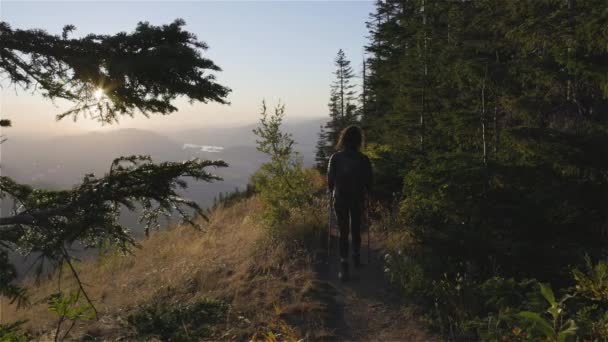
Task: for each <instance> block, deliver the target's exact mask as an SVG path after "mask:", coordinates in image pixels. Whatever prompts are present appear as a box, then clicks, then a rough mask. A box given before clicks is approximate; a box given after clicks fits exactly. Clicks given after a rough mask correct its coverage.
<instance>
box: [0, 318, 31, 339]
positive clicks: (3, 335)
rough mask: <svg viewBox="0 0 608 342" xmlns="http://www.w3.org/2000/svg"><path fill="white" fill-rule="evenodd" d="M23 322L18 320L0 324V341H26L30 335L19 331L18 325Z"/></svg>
mask: <svg viewBox="0 0 608 342" xmlns="http://www.w3.org/2000/svg"><path fill="white" fill-rule="evenodd" d="M23 323H25V322H24V321H19V322H15V323H10V324H0V342H27V341H31V337H30V336H29V335H28V334H26V333H23V332H21V331H20V328H19V327H20V326H21V325H22V324H23Z"/></svg>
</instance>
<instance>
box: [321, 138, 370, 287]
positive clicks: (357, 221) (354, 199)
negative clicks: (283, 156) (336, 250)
mask: <svg viewBox="0 0 608 342" xmlns="http://www.w3.org/2000/svg"><path fill="white" fill-rule="evenodd" d="M362 145H363V132H362V131H361V128H359V127H357V126H348V127H346V128H345V129H344V130H343V131H342V132H341V133H340V138H339V140H338V145H337V146H336V148H337V150H338V152H336V153H334V154H333V155H332V156H331V157H330V158H329V164H328V169H327V185H328V187H329V193H330V194H331V195H332V199H333V203H332V204H333V206H334V210H335V212H336V216H337V218H338V228H339V229H340V272H339V273H338V278H339V279H340V280H347V279H348V276H349V274H348V247H349V246H348V234H349V231H350V234H352V241H353V246H352V252H353V254H352V257H353V263H354V265H355V267H356V268H358V267H360V266H361V219H362V215H363V210H364V203H365V198H366V196H367V195H368V194H369V192H370V190H371V185H372V167H371V163H370V161H369V158H367V156H366V155H364V154H363V153H361V146H362Z"/></svg>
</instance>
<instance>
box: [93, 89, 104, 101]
mask: <svg viewBox="0 0 608 342" xmlns="http://www.w3.org/2000/svg"><path fill="white" fill-rule="evenodd" d="M104 95H105V94H104V92H103V89H101V88H97V89H96V90H95V92H94V93H93V96H95V98H96V99H97V100H101V99H102V98H103V97H104Z"/></svg>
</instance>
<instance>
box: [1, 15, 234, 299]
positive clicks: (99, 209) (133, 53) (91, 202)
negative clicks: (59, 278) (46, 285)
mask: <svg viewBox="0 0 608 342" xmlns="http://www.w3.org/2000/svg"><path fill="white" fill-rule="evenodd" d="M184 25H185V22H184V21H183V20H180V19H178V20H176V21H174V22H173V23H172V24H169V25H163V26H153V25H150V24H148V23H139V24H138V25H137V27H136V28H135V31H134V32H132V33H125V32H121V33H117V34H114V35H95V34H89V35H87V36H84V37H82V38H69V37H68V35H69V33H70V32H71V31H73V30H74V29H75V28H74V26H71V25H68V26H66V27H65V28H64V30H63V34H62V35H61V36H58V35H51V34H48V33H47V32H45V31H42V30H18V29H12V28H11V27H10V26H9V25H8V23H6V22H0V74H2V75H3V76H4V77H5V78H6V79H7V80H8V81H9V82H10V84H11V85H12V86H15V87H16V88H21V89H33V90H35V91H37V92H39V93H41V94H42V95H44V96H45V97H47V98H49V99H51V100H52V99H57V98H60V99H66V100H69V101H72V102H73V103H74V107H73V108H72V109H70V110H69V111H67V112H65V113H61V114H59V115H58V116H57V118H58V119H62V118H65V117H68V116H70V117H73V118H74V119H76V118H78V117H79V116H80V115H84V116H85V117H88V118H92V119H95V120H98V121H99V122H100V123H101V124H111V123H114V122H118V120H119V118H120V117H121V116H123V115H129V116H133V115H135V114H136V113H137V112H139V113H142V114H143V115H145V116H148V115H149V114H163V115H166V114H170V113H172V112H174V111H176V110H177V108H176V107H175V106H174V105H173V100H175V99H176V98H177V97H180V96H184V97H187V98H188V99H189V100H190V101H200V102H204V103H206V102H209V101H212V102H218V103H222V104H226V103H227V101H226V97H227V95H228V94H229V92H230V89H228V88H226V87H224V86H222V85H220V84H218V83H216V82H215V78H214V75H213V74H210V73H209V72H213V71H220V70H221V69H220V68H219V67H218V66H217V65H215V63H213V61H211V60H209V59H207V58H204V57H203V56H202V54H201V53H202V52H203V51H204V50H206V49H207V45H206V44H205V43H204V42H201V41H199V40H197V38H196V36H194V35H193V34H192V33H190V32H188V31H185V30H183V26H184ZM0 125H1V126H2V127H8V126H10V125H11V122H10V121H8V120H1V121H0ZM225 166H227V164H226V163H225V162H223V161H207V160H198V159H194V160H189V161H185V162H162V163H159V164H155V163H153V162H152V160H151V159H150V157H148V156H128V157H119V158H117V159H115V160H114V162H113V163H112V164H111V165H110V168H109V171H108V172H107V173H106V174H105V175H103V176H101V177H97V176H95V175H92V174H89V175H85V176H84V179H83V181H82V183H81V184H79V185H77V186H75V187H73V188H72V189H69V190H60V191H51V190H42V189H34V188H32V187H30V186H28V185H24V184H18V183H17V182H15V181H13V180H12V179H10V178H8V177H5V176H1V177H0V198H2V200H7V199H8V200H12V201H14V203H15V204H16V208H17V209H16V210H15V212H14V213H12V214H11V216H5V217H2V218H0V233H1V234H0V295H3V296H7V297H9V298H11V299H12V300H13V301H14V300H18V302H19V303H22V301H23V300H24V299H26V296H25V292H24V291H23V289H21V288H19V287H18V286H16V285H15V284H14V283H13V281H14V280H15V278H16V271H15V267H14V265H12V264H11V263H10V261H9V260H8V250H19V251H20V252H21V253H24V254H31V253H36V254H39V255H40V257H39V259H40V260H42V261H44V260H47V261H50V263H51V264H56V265H57V264H62V263H67V264H68V265H69V266H70V269H71V270H72V272H73V274H74V276H75V277H76V279H77V280H78V274H77V272H76V271H75V269H74V268H73V267H72V263H71V260H72V257H71V256H70V254H69V253H68V250H69V247H70V246H71V245H73V244H75V243H79V244H81V245H83V246H85V248H89V247H97V246H100V245H102V244H106V245H107V244H112V245H115V246H117V247H118V248H119V249H121V250H123V251H128V250H129V248H130V247H131V246H133V245H134V244H135V241H134V239H133V236H132V235H131V234H130V232H129V230H128V228H127V227H124V226H123V225H121V224H120V222H119V220H118V218H119V213H120V210H121V208H127V209H129V210H132V211H133V210H136V208H138V207H141V208H142V214H141V221H142V222H144V223H146V232H148V231H149V229H150V228H152V227H155V226H158V219H159V218H160V217H162V216H170V215H172V214H173V213H174V212H177V213H178V214H179V215H180V217H182V219H183V220H184V221H185V222H189V223H191V224H195V222H194V218H193V217H192V216H191V215H190V214H191V213H189V212H190V211H194V213H195V214H197V215H201V216H203V217H204V215H203V212H202V210H201V208H200V207H199V206H198V205H197V204H196V203H195V202H193V201H190V200H187V199H184V198H182V197H181V196H180V195H179V193H178V191H179V189H182V188H185V187H186V185H187V184H186V181H185V180H184V177H189V178H191V179H194V180H197V181H198V180H202V181H207V182H211V181H215V180H219V179H220V177H218V176H216V175H213V174H211V173H210V172H209V171H207V168H208V167H225ZM41 269H42V268H41V267H40V268H39V270H41ZM79 284H80V282H79ZM80 286H81V287H82V284H80ZM84 295H85V296H86V292H84ZM87 299H88V297H87Z"/></svg>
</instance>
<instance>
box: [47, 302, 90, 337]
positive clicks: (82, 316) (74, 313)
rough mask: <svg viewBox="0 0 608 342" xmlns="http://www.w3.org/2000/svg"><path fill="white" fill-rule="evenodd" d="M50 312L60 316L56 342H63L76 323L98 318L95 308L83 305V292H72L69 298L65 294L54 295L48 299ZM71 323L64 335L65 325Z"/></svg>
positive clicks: (85, 303)
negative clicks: (63, 328)
mask: <svg viewBox="0 0 608 342" xmlns="http://www.w3.org/2000/svg"><path fill="white" fill-rule="evenodd" d="M48 305H49V311H51V312H52V313H54V314H56V315H58V316H59V319H58V321H57V328H56V330H55V341H63V340H64V339H65V338H66V337H67V336H68V335H69V333H70V331H71V330H72V328H74V325H76V322H78V321H83V320H89V319H91V318H93V317H95V316H96V313H95V310H94V308H93V306H92V305H91V304H90V303H88V302H84V303H81V290H77V291H70V292H69V293H68V294H67V296H66V295H65V294H64V293H63V292H58V293H54V294H52V295H50V296H49V298H48ZM66 322H69V324H70V325H69V326H68V328H67V329H66V330H65V331H64V332H63V333H62V327H63V324H64V323H66Z"/></svg>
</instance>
